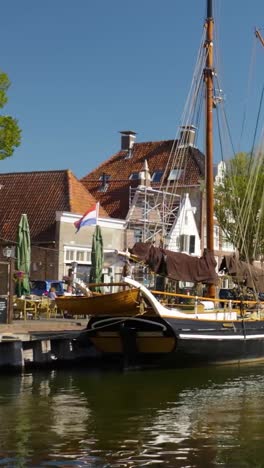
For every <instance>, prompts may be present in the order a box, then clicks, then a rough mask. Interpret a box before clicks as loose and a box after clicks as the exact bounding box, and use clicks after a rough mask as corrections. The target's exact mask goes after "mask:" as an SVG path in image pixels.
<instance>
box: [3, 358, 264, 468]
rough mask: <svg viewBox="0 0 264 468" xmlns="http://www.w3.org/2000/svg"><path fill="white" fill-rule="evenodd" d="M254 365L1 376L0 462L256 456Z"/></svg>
mask: <svg viewBox="0 0 264 468" xmlns="http://www.w3.org/2000/svg"><path fill="white" fill-rule="evenodd" d="M263 381H264V373H263V368H262V366H257V367H242V368H240V369H239V368H237V367H236V368H229V367H227V368H214V369H213V368H209V369H192V370H190V369H188V370H174V371H172V370H171V371H167V370H166V371H144V372H130V373H125V374H122V373H115V372H106V373H100V372H88V371H87V370H83V371H80V370H78V371H75V372H63V371H53V372H51V373H33V374H30V373H29V374H25V375H21V376H5V377H1V385H0V421H1V422H2V424H1V426H0V447H1V448H0V466H1V465H2V466H54V467H55V466H67V467H69V466H73V467H77V466H89V467H112V466H113V467H119V466H120V467H137V466H138V467H141V466H143V465H149V466H153V467H155V466H161V465H162V466H169V467H170V466H173V467H177V466H179V467H182V466H208V467H210V466H216V465H218V464H219V465H224V466H227V465H228V466H239V467H242V466H258V465H259V466H262V465H261V464H262V459H263V448H262V435H263V430H264V418H263V415H264V403H263V402H264V398H263V393H264V385H263V383H264V382H263Z"/></svg>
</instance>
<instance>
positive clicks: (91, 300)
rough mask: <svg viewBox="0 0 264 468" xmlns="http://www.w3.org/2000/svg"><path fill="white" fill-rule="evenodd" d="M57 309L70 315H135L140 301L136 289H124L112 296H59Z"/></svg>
mask: <svg viewBox="0 0 264 468" xmlns="http://www.w3.org/2000/svg"><path fill="white" fill-rule="evenodd" d="M56 304H57V307H58V309H60V310H62V311H65V312H67V313H69V314H72V315H84V316H86V315H93V316H97V315H101V316H102V315H103V316H105V315H113V314H114V315H115V316H119V315H124V311H125V313H126V315H127V316H130V315H132V316H133V315H136V314H137V313H138V312H139V306H140V299H139V290H138V289H134V288H132V289H126V290H124V291H118V292H116V293H112V294H96V295H91V296H90V297H86V296H60V297H57V298H56Z"/></svg>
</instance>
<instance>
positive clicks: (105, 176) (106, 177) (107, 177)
mask: <svg viewBox="0 0 264 468" xmlns="http://www.w3.org/2000/svg"><path fill="white" fill-rule="evenodd" d="M109 179H110V175H109V174H105V173H103V174H102V175H100V177H99V180H101V181H102V182H104V183H106V182H108V181H109Z"/></svg>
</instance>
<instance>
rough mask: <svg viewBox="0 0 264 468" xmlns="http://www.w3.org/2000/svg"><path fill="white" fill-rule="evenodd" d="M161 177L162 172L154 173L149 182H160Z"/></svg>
mask: <svg viewBox="0 0 264 468" xmlns="http://www.w3.org/2000/svg"><path fill="white" fill-rule="evenodd" d="M162 176H163V171H155V172H153V175H152V178H151V180H152V182H160V181H161V178H162Z"/></svg>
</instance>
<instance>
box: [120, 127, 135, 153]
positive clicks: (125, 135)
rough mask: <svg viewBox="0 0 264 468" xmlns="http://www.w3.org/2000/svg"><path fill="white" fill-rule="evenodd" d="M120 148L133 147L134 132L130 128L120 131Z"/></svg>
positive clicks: (126, 149) (127, 148)
mask: <svg viewBox="0 0 264 468" xmlns="http://www.w3.org/2000/svg"><path fill="white" fill-rule="evenodd" d="M120 133H121V150H122V151H129V150H131V149H132V148H133V145H134V143H135V139H136V132H132V131H131V130H124V131H121V132H120Z"/></svg>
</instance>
